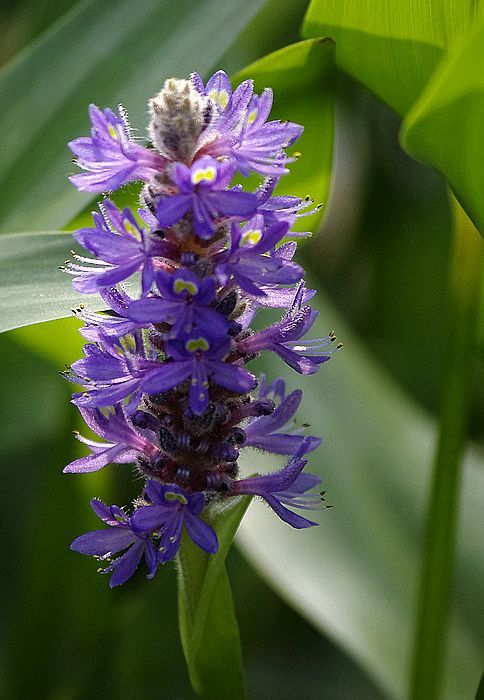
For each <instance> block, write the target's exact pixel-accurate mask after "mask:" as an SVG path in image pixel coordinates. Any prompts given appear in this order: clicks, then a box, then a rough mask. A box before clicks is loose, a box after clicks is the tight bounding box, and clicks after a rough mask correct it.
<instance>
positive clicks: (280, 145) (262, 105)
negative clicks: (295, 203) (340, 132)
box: [232, 88, 304, 175]
mask: <svg viewBox="0 0 484 700" xmlns="http://www.w3.org/2000/svg"><path fill="white" fill-rule="evenodd" d="M271 108H272V90H271V89H270V88H266V89H265V90H264V91H263V93H262V94H261V96H260V97H259V96H258V95H253V96H252V99H251V101H250V103H249V105H248V108H247V113H246V116H245V120H244V122H243V126H242V129H241V132H240V135H239V137H238V140H237V143H236V144H235V145H234V147H233V148H232V155H233V156H234V158H235V160H236V162H237V168H238V169H239V170H240V172H241V173H242V174H243V175H248V174H249V172H250V171H251V170H254V171H255V172H258V173H261V174H263V175H283V174H285V173H287V172H288V170H287V168H286V167H285V165H286V164H287V163H290V162H292V160H293V159H292V158H288V157H287V156H286V154H285V153H284V149H285V148H287V147H288V146H291V145H292V144H293V143H294V141H296V140H297V139H298V138H299V137H300V136H301V134H302V132H303V131H304V128H303V127H302V126H300V125H299V124H294V123H293V122H281V121H280V120H279V119H277V120H275V121H271V122H267V121H266V119H267V117H268V116H269V113H270V111H271Z"/></svg>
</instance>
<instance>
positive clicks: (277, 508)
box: [261, 494, 319, 530]
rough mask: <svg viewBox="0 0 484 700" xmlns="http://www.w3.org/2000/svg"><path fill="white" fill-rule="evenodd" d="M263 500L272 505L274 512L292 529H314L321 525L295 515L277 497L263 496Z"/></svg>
mask: <svg viewBox="0 0 484 700" xmlns="http://www.w3.org/2000/svg"><path fill="white" fill-rule="evenodd" d="M261 495H262V498H264V499H265V500H266V501H267V503H268V504H269V505H270V507H271V508H272V510H273V511H274V512H275V513H277V515H278V516H279V517H280V518H281V520H284V522H286V523H288V524H289V525H291V526H292V527H295V528H296V529H298V530H301V529H304V528H306V527H313V526H314V525H319V523H315V522H314V521H312V520H308V519H307V518H303V517H302V515H298V514H297V513H293V511H292V510H289V509H288V508H285V507H284V506H283V505H282V503H281V502H280V501H278V500H277V498H276V497H275V496H273V495H272V494H261Z"/></svg>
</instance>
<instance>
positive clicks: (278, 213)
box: [255, 176, 322, 238]
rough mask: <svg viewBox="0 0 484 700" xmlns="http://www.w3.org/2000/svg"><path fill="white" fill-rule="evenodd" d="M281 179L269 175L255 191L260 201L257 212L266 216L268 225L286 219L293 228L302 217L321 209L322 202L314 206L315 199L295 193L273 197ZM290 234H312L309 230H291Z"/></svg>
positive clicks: (265, 221)
mask: <svg viewBox="0 0 484 700" xmlns="http://www.w3.org/2000/svg"><path fill="white" fill-rule="evenodd" d="M279 180H280V178H279V177H274V176H272V177H267V178H266V179H265V180H264V182H263V183H262V184H261V185H260V187H259V188H258V189H257V190H256V192H255V195H256V197H257V202H258V204H257V213H258V214H261V215H262V216H263V217H264V223H265V225H266V226H271V225H272V224H275V223H276V222H277V221H285V222H287V223H288V224H289V228H291V227H292V226H293V224H294V223H295V222H296V221H297V219H299V218H300V217H302V216H311V215H312V214H316V213H317V212H318V211H319V210H320V209H321V207H322V205H321V204H318V205H317V206H313V205H314V200H312V199H311V198H310V197H309V196H307V197H306V198H305V199H301V198H300V197H295V196H294V195H278V196H275V197H273V196H272V193H273V192H274V189H275V187H276V185H277V183H278V182H279ZM309 207H311V208H309ZM289 235H290V236H291V238H306V237H307V236H311V235H312V234H311V233H310V232H309V231H306V232H299V231H298V232H296V231H291V233H290V234H289Z"/></svg>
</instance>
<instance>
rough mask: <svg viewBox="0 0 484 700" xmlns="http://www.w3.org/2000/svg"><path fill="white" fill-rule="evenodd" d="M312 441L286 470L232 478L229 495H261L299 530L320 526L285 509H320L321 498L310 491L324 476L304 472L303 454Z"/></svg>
mask: <svg viewBox="0 0 484 700" xmlns="http://www.w3.org/2000/svg"><path fill="white" fill-rule="evenodd" d="M309 440H310V439H309V438H306V440H305V441H304V442H303V443H302V444H301V446H300V447H299V449H298V451H297V452H296V454H295V455H294V456H293V457H292V459H291V460H290V461H289V462H288V463H287V464H286V466H285V467H284V468H283V469H281V470H280V471H278V472H273V473H272V474H264V475H263V476H251V477H249V478H247V479H239V480H238V481H233V482H232V484H231V486H230V488H229V494H230V495H232V496H242V495H253V496H260V497H261V498H263V499H264V500H265V501H266V502H267V503H268V504H269V505H270V507H271V508H272V510H273V511H274V512H275V513H277V515H278V516H279V517H280V518H281V520H284V521H285V522H286V523H289V525H292V527H295V528H297V529H301V528H306V527H312V526H313V525H318V523H315V522H313V521H312V520H308V519H307V518H303V517H302V516H301V515H298V514H297V513H293V512H292V511H291V510H289V509H288V508H286V506H291V507H292V508H300V509H302V510H319V509H320V508H321V497H320V496H317V495H316V494H308V493H307V491H309V490H310V489H312V488H313V487H314V486H316V485H317V484H319V483H321V479H320V478H319V477H318V476H315V475H314V474H302V473H301V472H302V470H303V469H304V467H305V466H306V464H307V460H306V459H303V456H304V454H305V453H306V452H307V451H308V448H309V446H310V443H309Z"/></svg>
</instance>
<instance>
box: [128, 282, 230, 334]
mask: <svg viewBox="0 0 484 700" xmlns="http://www.w3.org/2000/svg"><path fill="white" fill-rule="evenodd" d="M155 282H156V286H157V287H158V289H159V291H160V294H161V296H154V295H152V296H148V297H145V298H144V299H140V300H139V301H134V302H132V303H131V304H130V306H129V309H128V315H129V317H130V318H132V319H133V320H134V321H139V322H144V323H146V322H148V323H162V322H163V323H169V324H171V325H172V329H171V334H170V335H171V336H172V337H175V336H176V335H177V334H178V333H187V332H190V331H191V330H193V328H194V327H197V328H199V329H200V330H201V331H202V332H204V330H207V332H211V333H212V334H215V335H224V334H225V333H226V332H227V328H228V324H227V321H226V320H225V318H224V316H222V314H220V313H218V311H215V309H213V308H211V305H212V304H213V303H214V302H215V300H216V290H217V284H216V281H215V279H214V278H213V277H205V278H204V279H202V280H201V279H199V278H198V277H197V276H196V275H195V273H194V272H192V271H191V270H188V269H181V270H177V271H176V272H174V273H169V272H165V271H159V272H157V273H155Z"/></svg>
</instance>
